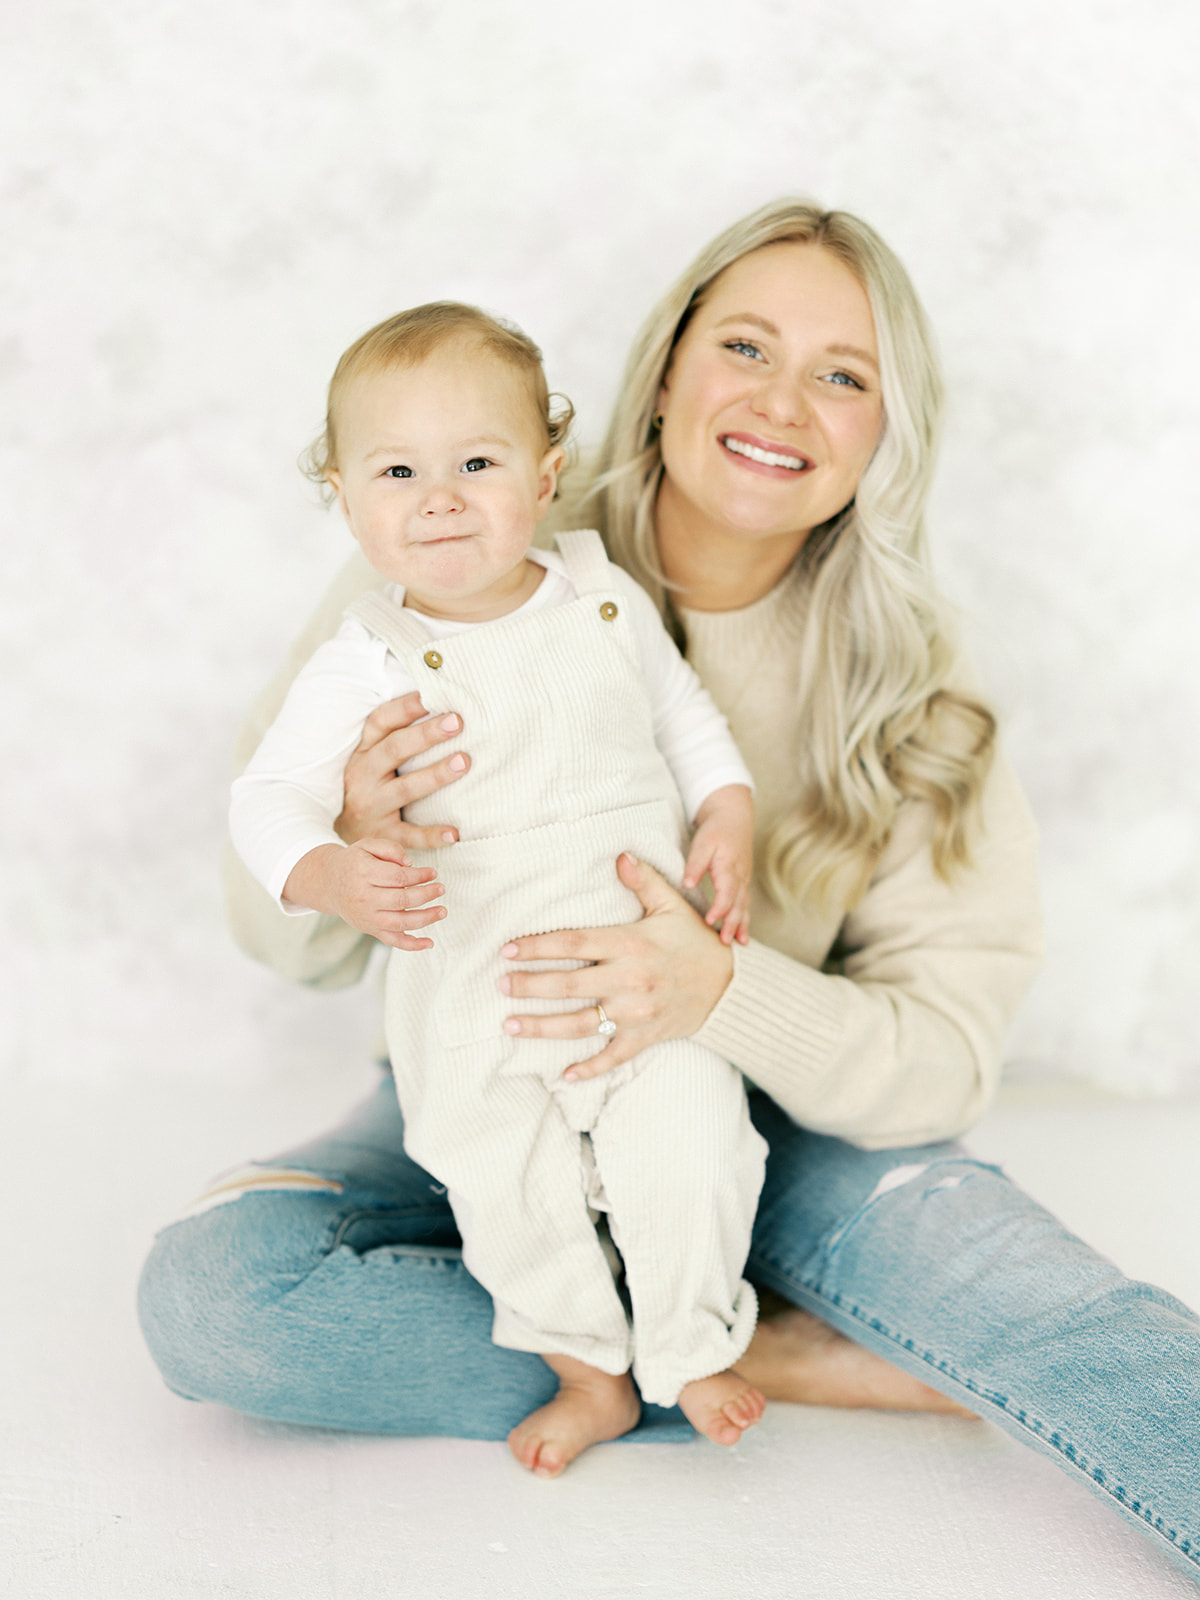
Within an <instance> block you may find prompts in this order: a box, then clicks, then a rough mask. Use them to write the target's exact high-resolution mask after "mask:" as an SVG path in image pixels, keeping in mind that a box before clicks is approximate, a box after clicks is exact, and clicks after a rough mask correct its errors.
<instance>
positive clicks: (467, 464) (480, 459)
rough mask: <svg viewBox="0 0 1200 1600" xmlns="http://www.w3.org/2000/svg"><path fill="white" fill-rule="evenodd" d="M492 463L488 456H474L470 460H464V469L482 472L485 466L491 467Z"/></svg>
mask: <svg viewBox="0 0 1200 1600" xmlns="http://www.w3.org/2000/svg"><path fill="white" fill-rule="evenodd" d="M491 464H492V463H491V462H490V461H489V460H488V459H487V457H486V456H472V457H471V459H470V460H469V461H464V462H463V471H464V472H482V471H483V469H484V467H490V466H491Z"/></svg>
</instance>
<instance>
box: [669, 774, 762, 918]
mask: <svg viewBox="0 0 1200 1600" xmlns="http://www.w3.org/2000/svg"><path fill="white" fill-rule="evenodd" d="M706 872H707V873H708V875H709V877H710V878H711V879H712V886H713V902H712V905H711V906H710V907H709V908H708V915H707V916H706V917H705V919H704V920H705V922H707V923H708V925H709V927H710V928H715V927H717V926H718V925H719V926H720V929H721V943H722V944H732V943H733V941H734V940H735V939H736V940H737V941H738V943H739V944H745V943H746V942H747V941H748V939H749V938H750V879H751V877H752V876H753V873H754V801H753V799H752V797H751V794H750V790H749V789H747V788H746V786H745V784H742V783H730V784H726V786H725V787H724V788H723V789H714V790H713V792H712V794H710V795H709V797H708V799H707V800H705V802H704V804H703V805H702V806H701V807H700V809H699V811H697V813H696V832H695V835H694V837H693V839H692V848H691V849H690V850H689V851H688V858H687V865H686V866H685V867H684V869H683V886H684V888H685V889H693V888H695V886H696V884H698V883H699V882H700V880H701V878H702V877H703V876H704V874H705V873H706Z"/></svg>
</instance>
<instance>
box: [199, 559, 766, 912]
mask: <svg viewBox="0 0 1200 1600" xmlns="http://www.w3.org/2000/svg"><path fill="white" fill-rule="evenodd" d="M529 558H530V560H532V561H536V562H538V563H539V564H540V565H542V566H543V567H545V569H546V575H545V577H544V578H543V579H542V581H541V583H540V584H539V585H538V587H537V589H536V590H535V591H534V592H533V594H532V595H531V596H530V598H529V599H528V600H527V601H526V602H525V604H524V605H523V606H522V607H521V608H520V610H521V611H522V612H525V611H533V610H536V609H540V608H541V607H544V606H557V605H565V604H567V603H568V602H570V601H572V600H574V599H575V598H576V593H575V589H574V587H573V585H572V584H571V582H570V580H569V579H568V577H567V575H566V568H565V566H564V564H563V561H562V559H561V557H560V556H558V555H557V554H556V553H554V552H551V551H546V550H538V549H531V550H530V551H529ZM613 581H614V584H615V585H616V586H617V587H619V588H620V589H621V590H622V591H623V594H624V600H625V604H626V605H627V606H628V607H629V613H628V614H629V616H630V617H631V619H632V623H633V629H634V635H635V638H636V641H637V649H638V655H639V658H640V664H641V669H642V675H643V678H644V681H645V684H646V688H647V692H648V694H649V698H650V705H651V711H652V717H653V728H654V740H655V743H656V745H657V746H658V749H659V751H660V753H661V754H662V756H663V758H664V759H665V760H666V762H667V765H668V767H669V768H670V770H671V774H672V776H673V777H674V779H675V782H676V784H677V785H678V788H679V791H680V794H681V795H682V797H683V802H684V807H685V809H686V811H687V815H688V817H689V818H694V817H695V815H696V812H697V811H698V810H699V808H700V806H701V805H702V804H703V802H704V801H705V800H706V799H707V797H708V796H709V795H710V794H712V793H713V792H714V791H715V790H717V789H720V788H724V787H725V786H726V785H727V784H735V783H736V784H745V785H746V786H747V787H749V788H752V787H753V780H752V779H751V777H750V773H749V771H748V769H747V767H746V765H745V763H744V762H743V760H742V758H741V756H740V754H739V753H738V749H737V746H736V745H735V743H734V741H733V737H732V735H731V734H730V732H729V727H728V724H727V722H726V720H725V718H724V717H723V716H722V715H721V713H720V712H719V711H718V710H717V708H716V706H715V705H714V704H713V701H712V699H711V698H710V697H709V695H708V693H707V691H706V690H705V689H704V688H703V687H702V685H701V683H700V680H699V678H698V677H697V676H696V674H695V672H694V671H693V670H692V668H691V667H689V666H688V664H687V662H686V661H684V659H683V657H682V656H681V655H680V654H679V651H678V650H677V649H676V648H675V645H674V644H673V642H672V641H671V639H670V637H669V636H668V635H667V633H666V632H665V631H664V629H663V626H662V622H661V621H660V619H659V616H658V613H657V611H656V610H655V608H654V605H653V603H652V602H651V601H650V599H649V598H648V597H647V595H646V594H645V592H644V590H643V589H642V588H641V587H640V586H639V585H638V584H637V583H635V582H634V580H633V579H632V578H630V577H628V576H627V574H625V573H624V572H621V571H620V570H618V569H614V572H613ZM385 592H386V593H388V594H389V595H390V596H391V597H392V598H396V591H395V589H394V588H391V589H388V590H386V591H385ZM515 614H516V613H510V615H515ZM409 615H410V616H412V617H414V618H416V620H417V621H418V622H420V623H422V624H424V625H426V626H427V627H428V629H429V634H430V637H431V638H442V639H444V638H446V637H448V636H449V635H451V634H457V633H464V632H466V631H467V630H468V629H472V628H486V627H487V626H488V624H487V623H486V622H475V623H471V622H451V621H447V620H446V619H444V618H440V617H426V616H425V615H424V614H423V613H422V612H419V611H413V610H410V611H409ZM415 688H416V684H415V683H414V681H413V679H412V678H411V676H410V675H409V674H408V673H407V672H406V671H405V669H404V667H403V665H402V664H401V663H400V661H398V660H397V658H396V657H395V656H394V655H393V654H392V653H391V651H390V650H389V649H388V647H387V646H386V645H385V644H384V642H383V641H382V640H381V639H378V638H376V636H375V635H374V634H373V633H371V632H370V631H369V629H367V628H366V627H365V626H364V625H363V624H362V623H361V622H358V621H357V620H355V619H354V618H346V619H345V620H344V621H343V623H342V625H341V627H340V628H339V629H338V632H337V633H336V635H335V636H334V637H333V638H332V639H330V640H328V641H327V642H326V643H325V644H323V645H321V647H320V648H319V649H318V650H317V651H316V653H315V654H314V655H313V656H312V657H311V658H310V659H309V661H308V663H307V664H306V665H305V667H304V668H303V669H302V671H301V672H300V673H299V675H298V676H297V677H296V679H295V681H294V682H293V684H292V687H291V689H290V690H289V692H288V696H287V699H286V700H285V701H284V704H283V706H282V708H281V710H280V712H279V715H278V716H277V717H276V719H275V721H274V722H273V723H272V724H271V726H270V727H269V728H268V729H267V732H266V734H265V735H264V737H263V740H262V743H261V744H260V745H259V747H258V749H257V750H256V752H255V754H254V755H253V757H252V758H251V760H250V763H249V765H248V766H247V768H246V770H245V772H244V773H243V774H242V776H241V777H240V778H238V779H237V781H236V782H235V783H234V785H233V793H232V800H231V804H230V813H229V826H230V832H231V834H232V837H233V843H234V847H235V848H236V850H237V852H238V854H239V855H240V856H241V858H242V860H243V861H244V862H245V863H246V865H247V867H249V869H250V871H251V872H252V873H253V875H254V876H255V878H257V879H258V881H259V883H261V884H262V886H263V887H264V888H265V889H266V891H267V893H268V894H269V895H271V897H272V898H273V899H274V900H275V902H276V904H277V905H279V906H280V907H281V909H282V910H283V911H285V912H287V913H289V914H292V915H304V914H306V913H305V910H304V908H303V907H300V906H295V905H292V904H291V903H289V902H287V901H284V900H283V898H282V895H283V887H284V885H285V884H286V882H287V880H288V877H289V875H290V874H291V871H292V869H293V867H295V865H296V863H297V862H298V861H300V860H301V859H302V858H303V857H304V856H306V855H307V854H308V853H309V851H311V850H315V849H317V848H318V847H319V846H321V845H326V844H338V845H340V844H342V843H343V841H342V840H341V839H340V838H339V837H338V835H337V833H336V832H335V831H334V827H333V824H334V822H335V820H336V818H337V817H338V815H339V814H340V812H341V809H342V802H343V787H342V785H343V777H344V774H345V770H346V763H347V761H348V760H349V758H350V756H351V755H352V753H353V752H354V751H355V750H356V749H357V747H358V742H359V739H360V737H361V735H362V728H363V723H364V722H365V721H366V718H367V717H368V716H369V714H370V713H371V712H372V711H373V710H374V709H375V707H376V706H378V705H381V704H382V703H383V702H384V701H385V700H393V699H397V698H398V697H399V696H401V695H405V694H409V693H411V692H412V690H413V689H415ZM400 770H401V771H402V772H403V771H404V770H405V769H404V768H401V769H400Z"/></svg>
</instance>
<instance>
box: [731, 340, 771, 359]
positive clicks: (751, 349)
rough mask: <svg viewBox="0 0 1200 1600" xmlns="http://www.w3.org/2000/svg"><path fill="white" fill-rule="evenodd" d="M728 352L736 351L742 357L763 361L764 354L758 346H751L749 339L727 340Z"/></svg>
mask: <svg viewBox="0 0 1200 1600" xmlns="http://www.w3.org/2000/svg"><path fill="white" fill-rule="evenodd" d="M725 348H726V350H736V351H737V353H738V355H740V356H753V357H754V359H755V360H756V361H761V360H762V359H763V353H762V351H761V350H760V349H759V348H758V346H757V345H756V344H751V342H750V340H749V339H727V340H726V342H725Z"/></svg>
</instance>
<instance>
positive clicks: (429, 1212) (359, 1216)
mask: <svg viewBox="0 0 1200 1600" xmlns="http://www.w3.org/2000/svg"><path fill="white" fill-rule="evenodd" d="M444 1214H445V1210H444V1207H438V1206H396V1207H394V1208H392V1207H388V1208H387V1209H385V1210H382V1211H381V1210H379V1209H377V1208H376V1209H374V1210H360V1211H351V1212H349V1213H348V1214H347V1215H346V1216H344V1217H342V1218H341V1219H340V1221H339V1222H338V1224H337V1226H336V1228H334V1230H333V1234H332V1237H331V1243H330V1245H329V1248H330V1250H337V1249H340V1247H341V1244H342V1240H343V1238H344V1237H345V1235H346V1232H347V1230H348V1229H349V1228H352V1227H353V1226H354V1224H355V1223H356V1222H361V1221H362V1220H363V1218H364V1217H368V1218H371V1219H372V1220H374V1219H377V1218H386V1219H387V1220H388V1221H389V1222H390V1221H391V1220H392V1219H393V1218H395V1219H396V1220H397V1221H399V1220H401V1219H405V1218H410V1217H434V1216H437V1217H440V1216H444ZM389 1248H391V1246H389Z"/></svg>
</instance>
